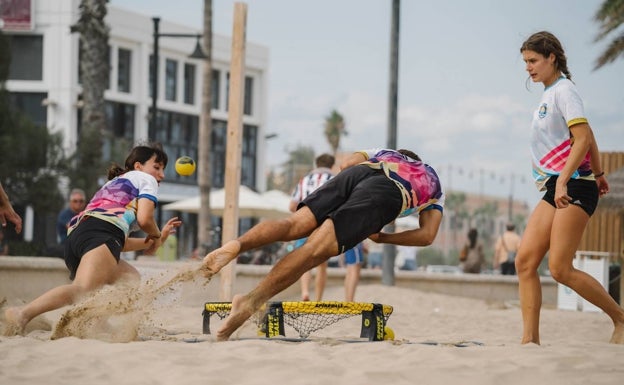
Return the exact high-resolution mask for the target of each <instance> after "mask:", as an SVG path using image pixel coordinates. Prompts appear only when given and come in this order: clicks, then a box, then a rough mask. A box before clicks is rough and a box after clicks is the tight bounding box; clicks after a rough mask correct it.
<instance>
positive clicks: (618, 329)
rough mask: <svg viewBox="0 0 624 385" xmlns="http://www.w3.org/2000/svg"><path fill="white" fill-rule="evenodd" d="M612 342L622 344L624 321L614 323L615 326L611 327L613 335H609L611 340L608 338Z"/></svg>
mask: <svg viewBox="0 0 624 385" xmlns="http://www.w3.org/2000/svg"><path fill="white" fill-rule="evenodd" d="M609 342H610V343H612V344H624V323H623V322H618V323H616V324H615V328H614V329H613V335H612V336H611V340H609Z"/></svg>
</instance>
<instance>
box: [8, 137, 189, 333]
mask: <svg viewBox="0 0 624 385" xmlns="http://www.w3.org/2000/svg"><path fill="white" fill-rule="evenodd" d="M166 166H167V154H166V153H165V152H164V151H163V150H162V147H161V146H160V145H159V144H152V145H150V146H143V145H141V146H136V147H134V148H133V149H132V150H131V151H130V154H129V155H128V157H127V158H126V162H125V167H124V168H121V167H120V166H118V165H117V164H113V165H112V166H111V168H110V169H109V171H108V179H109V181H108V182H107V183H106V184H105V185H104V186H102V188H100V190H99V191H98V192H96V193H95V195H94V196H93V198H92V199H91V201H90V202H89V204H88V205H87V207H86V208H85V210H84V211H82V212H81V213H80V214H78V215H77V216H75V217H74V218H73V219H72V221H71V223H70V225H69V229H68V237H67V241H66V242H65V264H66V265H67V268H68V269H69V272H70V279H71V280H72V283H70V284H67V285H62V286H58V287H56V288H53V289H51V290H49V291H47V292H46V293H44V294H42V295H41V296H39V297H38V298H36V299H34V300H33V301H32V302H30V303H28V304H26V305H24V306H19V307H9V308H7V309H6V310H5V318H6V329H5V331H4V334H5V335H14V334H21V333H23V331H24V328H25V327H26V324H27V323H28V322H29V321H30V320H32V319H33V318H34V317H36V316H38V315H40V314H43V313H45V312H48V311H51V310H55V309H58V308H61V307H63V306H66V305H70V304H72V303H74V302H75V301H77V300H78V299H80V297H81V296H83V295H84V294H86V293H88V292H91V291H93V290H96V289H98V288H101V287H102V286H104V285H107V284H113V283H116V282H118V281H122V280H127V281H134V282H137V281H138V280H139V278H140V275H139V272H138V271H137V270H136V269H135V268H134V267H133V266H132V265H130V264H129V263H128V262H126V261H124V260H123V259H120V258H119V257H120V253H121V251H122V250H123V251H131V250H147V251H153V250H156V249H157V248H158V247H160V246H161V245H162V243H163V242H164V241H165V240H166V239H167V237H168V236H169V235H170V234H171V233H173V232H175V228H176V227H178V226H180V224H181V222H180V221H179V220H178V219H177V218H175V217H174V218H171V219H170V220H169V221H167V223H166V224H165V226H163V229H162V232H161V230H160V229H159V228H158V225H157V224H156V221H155V219H154V208H155V207H156V204H157V203H158V185H159V184H160V182H161V181H162V180H163V179H164V177H165V167H166ZM139 229H141V230H142V231H144V232H145V233H147V237H146V238H128V234H129V233H130V232H133V231H136V230H139Z"/></svg>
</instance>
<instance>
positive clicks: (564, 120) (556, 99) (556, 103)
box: [530, 76, 591, 190]
mask: <svg viewBox="0 0 624 385" xmlns="http://www.w3.org/2000/svg"><path fill="white" fill-rule="evenodd" d="M579 123H587V119H586V118H585V112H584V109H583V101H582V100H581V97H580V95H579V93H578V91H577V89H576V86H575V85H574V83H572V81H570V80H569V79H567V78H565V77H563V76H562V77H561V78H559V79H558V80H557V81H556V82H555V83H554V84H552V85H550V86H549V87H546V89H545V90H544V94H543V95H542V100H541V101H540V104H539V107H538V109H537V110H536V111H535V112H534V113H533V123H532V125H531V142H530V143H531V160H532V163H533V177H534V178H535V183H536V185H537V187H538V189H540V190H544V189H545V186H544V185H545V184H546V181H547V180H548V178H550V177H551V176H554V175H559V173H560V172H561V170H563V167H564V166H565V164H566V161H567V160H568V157H569V156H570V150H571V148H572V145H573V143H574V138H573V137H572V136H571V134H570V127H572V126H573V125H575V124H579ZM590 175H591V167H590V156H589V152H588V153H587V154H586V155H585V159H584V160H583V162H582V163H581V164H580V166H579V168H578V169H577V170H576V171H575V172H574V174H572V178H573V179H578V178H582V177H588V176H590Z"/></svg>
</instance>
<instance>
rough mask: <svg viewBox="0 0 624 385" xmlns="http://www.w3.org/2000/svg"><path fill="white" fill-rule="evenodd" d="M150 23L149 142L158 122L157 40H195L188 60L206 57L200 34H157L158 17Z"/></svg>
mask: <svg viewBox="0 0 624 385" xmlns="http://www.w3.org/2000/svg"><path fill="white" fill-rule="evenodd" d="M152 21H153V22H154V53H153V59H152V60H153V62H152V108H151V110H150V114H149V128H148V138H149V139H150V140H154V139H156V122H157V120H158V62H159V60H160V59H159V51H160V49H159V39H160V38H161V37H173V38H193V37H194V38H195V39H197V44H196V45H195V50H194V51H193V53H191V54H190V55H189V57H190V58H193V59H206V58H207V56H206V55H205V54H204V52H203V51H202V48H201V45H200V44H199V39H201V38H202V34H200V33H160V32H159V24H160V17H153V18H152Z"/></svg>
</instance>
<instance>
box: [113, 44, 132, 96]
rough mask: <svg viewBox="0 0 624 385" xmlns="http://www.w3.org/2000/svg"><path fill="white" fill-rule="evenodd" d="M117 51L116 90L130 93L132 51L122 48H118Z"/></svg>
mask: <svg viewBox="0 0 624 385" xmlns="http://www.w3.org/2000/svg"><path fill="white" fill-rule="evenodd" d="M117 53H118V54H117V90H118V91H119V92H126V93H130V83H131V82H130V67H131V65H132V52H130V50H127V49H124V48H119V50H118V51H117Z"/></svg>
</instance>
